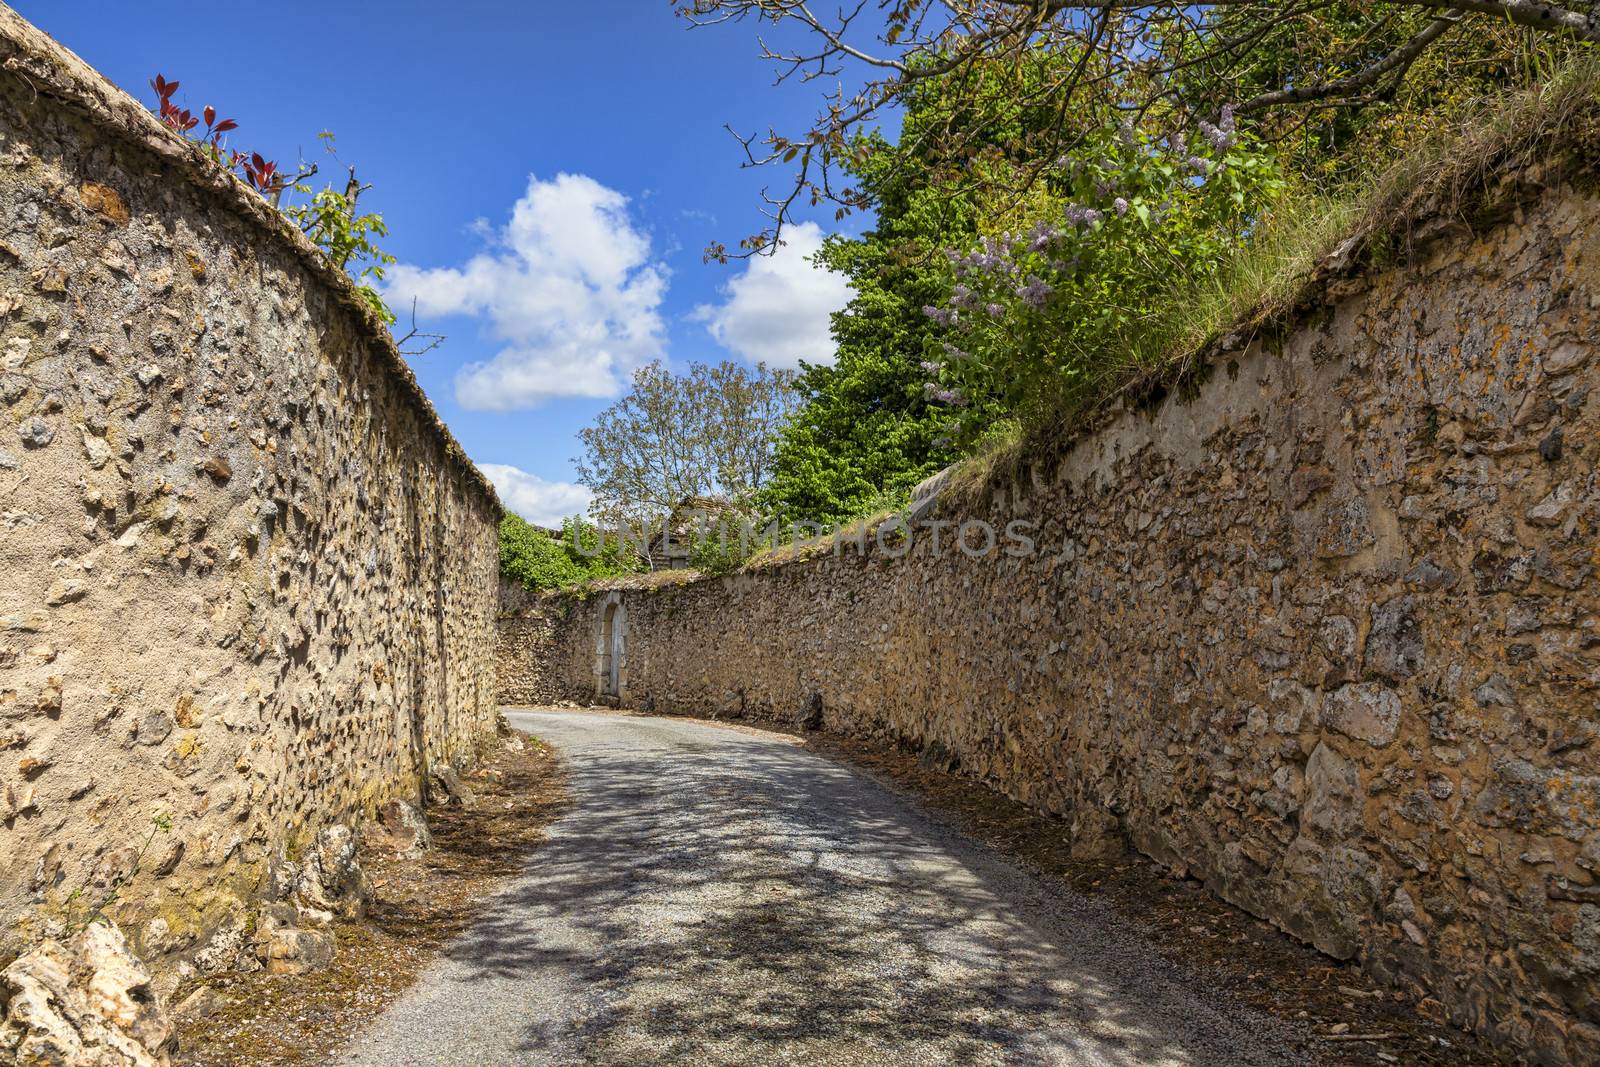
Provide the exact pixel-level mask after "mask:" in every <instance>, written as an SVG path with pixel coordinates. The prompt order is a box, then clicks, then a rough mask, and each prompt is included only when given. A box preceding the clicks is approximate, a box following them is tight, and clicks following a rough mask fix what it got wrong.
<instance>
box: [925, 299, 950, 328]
mask: <svg viewBox="0 0 1600 1067" xmlns="http://www.w3.org/2000/svg"><path fill="white" fill-rule="evenodd" d="M922 313H923V314H924V315H926V316H928V318H930V319H932V320H933V321H934V322H936V323H938V324H939V325H940V326H949V325H951V324H952V323H953V322H954V321H955V314H954V313H953V312H950V311H947V310H945V309H944V308H936V307H934V306H933V305H932V304H929V305H928V306H927V307H925V308H923V309H922Z"/></svg>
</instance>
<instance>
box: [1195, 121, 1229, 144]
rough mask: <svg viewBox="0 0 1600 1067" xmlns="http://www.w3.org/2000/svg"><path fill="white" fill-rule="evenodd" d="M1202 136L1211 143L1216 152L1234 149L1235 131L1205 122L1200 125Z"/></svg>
mask: <svg viewBox="0 0 1600 1067" xmlns="http://www.w3.org/2000/svg"><path fill="white" fill-rule="evenodd" d="M1200 135H1201V136H1202V137H1204V138H1205V139H1206V140H1207V141H1209V142H1210V143H1211V148H1212V150H1213V151H1216V152H1226V151H1227V150H1228V149H1230V148H1232V147H1233V142H1234V140H1235V138H1234V135H1233V131H1231V130H1225V129H1223V128H1222V127H1220V126H1213V125H1211V123H1209V122H1204V121H1202V122H1201V123H1200Z"/></svg>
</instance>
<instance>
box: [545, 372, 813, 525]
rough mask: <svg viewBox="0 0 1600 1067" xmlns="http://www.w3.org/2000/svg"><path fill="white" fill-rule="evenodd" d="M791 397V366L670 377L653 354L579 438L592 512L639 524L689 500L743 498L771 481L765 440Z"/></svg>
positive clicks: (782, 416)
mask: <svg viewBox="0 0 1600 1067" xmlns="http://www.w3.org/2000/svg"><path fill="white" fill-rule="evenodd" d="M793 402H794V373H793V372H792V371H784V370H770V369H768V368H767V367H765V366H757V367H756V368H755V369H753V370H751V369H748V368H746V367H742V366H740V365H739V364H736V363H731V362H723V363H719V364H716V365H711V364H703V363H701V364H695V365H693V366H691V367H690V368H689V372H688V373H687V374H682V375H678V374H673V373H672V372H671V371H670V370H668V369H667V367H666V366H665V365H663V364H662V363H661V362H660V361H659V360H658V361H656V362H654V363H651V364H649V365H647V366H644V367H641V368H639V370H638V371H636V372H635V373H634V376H633V387H632V388H631V389H630V390H629V391H628V393H627V395H626V396H624V397H623V398H622V399H621V400H619V401H617V402H616V403H615V404H613V405H612V406H611V407H609V408H607V409H606V410H605V411H602V412H601V413H600V414H599V415H598V416H596V417H595V421H594V424H593V425H591V426H589V427H587V428H585V429H584V430H582V431H580V432H579V435H578V436H579V438H580V440H582V442H583V445H584V453H583V455H582V456H580V457H579V458H578V459H577V460H576V467H577V470H578V481H579V482H581V483H582V484H584V485H586V486H588V487H589V489H590V490H591V491H593V493H594V503H593V504H592V505H590V511H591V513H592V514H593V515H594V516H595V517H596V518H598V519H600V520H601V521H602V522H605V523H607V524H610V525H623V524H626V525H630V526H633V527H636V528H637V527H642V526H646V525H649V524H651V523H654V522H656V521H658V520H660V519H662V518H664V517H666V516H667V515H668V514H670V513H671V512H672V510H673V508H675V507H676V506H677V505H678V504H679V503H680V502H681V501H683V500H684V499H685V498H688V497H701V496H720V497H725V498H727V499H728V500H729V501H730V502H732V503H734V504H743V503H746V502H748V501H749V499H750V498H751V497H752V496H753V495H754V494H755V493H756V491H757V490H759V489H760V488H761V487H762V486H763V485H765V484H766V482H767V480H768V478H770V477H771V474H772V443H773V440H774V438H775V437H776V436H777V433H778V430H779V428H780V427H781V426H782V425H783V422H784V420H785V419H786V418H787V417H788V415H789V411H790V408H791V407H792V406H793Z"/></svg>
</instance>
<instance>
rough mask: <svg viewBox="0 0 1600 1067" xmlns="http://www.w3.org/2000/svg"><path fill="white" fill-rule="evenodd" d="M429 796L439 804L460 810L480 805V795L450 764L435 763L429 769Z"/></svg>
mask: <svg viewBox="0 0 1600 1067" xmlns="http://www.w3.org/2000/svg"><path fill="white" fill-rule="evenodd" d="M428 794H429V796H430V797H431V798H432V799H433V800H435V801H437V802H438V803H443V804H449V805H452V806H454V807H458V808H473V807H476V806H477V804H478V795H477V794H476V793H474V792H473V791H472V789H471V787H470V786H468V785H467V783H466V782H463V781H462V780H461V775H460V774H458V773H457V772H456V769H455V768H454V767H452V766H450V764H448V763H435V764H434V765H433V766H431V767H429V768H428Z"/></svg>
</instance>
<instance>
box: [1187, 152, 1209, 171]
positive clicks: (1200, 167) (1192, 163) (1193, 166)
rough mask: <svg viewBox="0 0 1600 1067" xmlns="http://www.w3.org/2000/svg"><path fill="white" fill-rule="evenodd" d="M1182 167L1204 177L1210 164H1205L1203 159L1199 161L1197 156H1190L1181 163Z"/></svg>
mask: <svg viewBox="0 0 1600 1067" xmlns="http://www.w3.org/2000/svg"><path fill="white" fill-rule="evenodd" d="M1183 165H1184V166H1186V167H1188V168H1189V169H1190V170H1192V171H1194V172H1195V173H1196V174H1200V175H1205V174H1207V173H1209V172H1210V170H1211V164H1210V163H1208V162H1206V161H1205V160H1204V159H1201V158H1200V157H1199V156H1190V157H1189V158H1188V159H1186V160H1184V161H1183Z"/></svg>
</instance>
